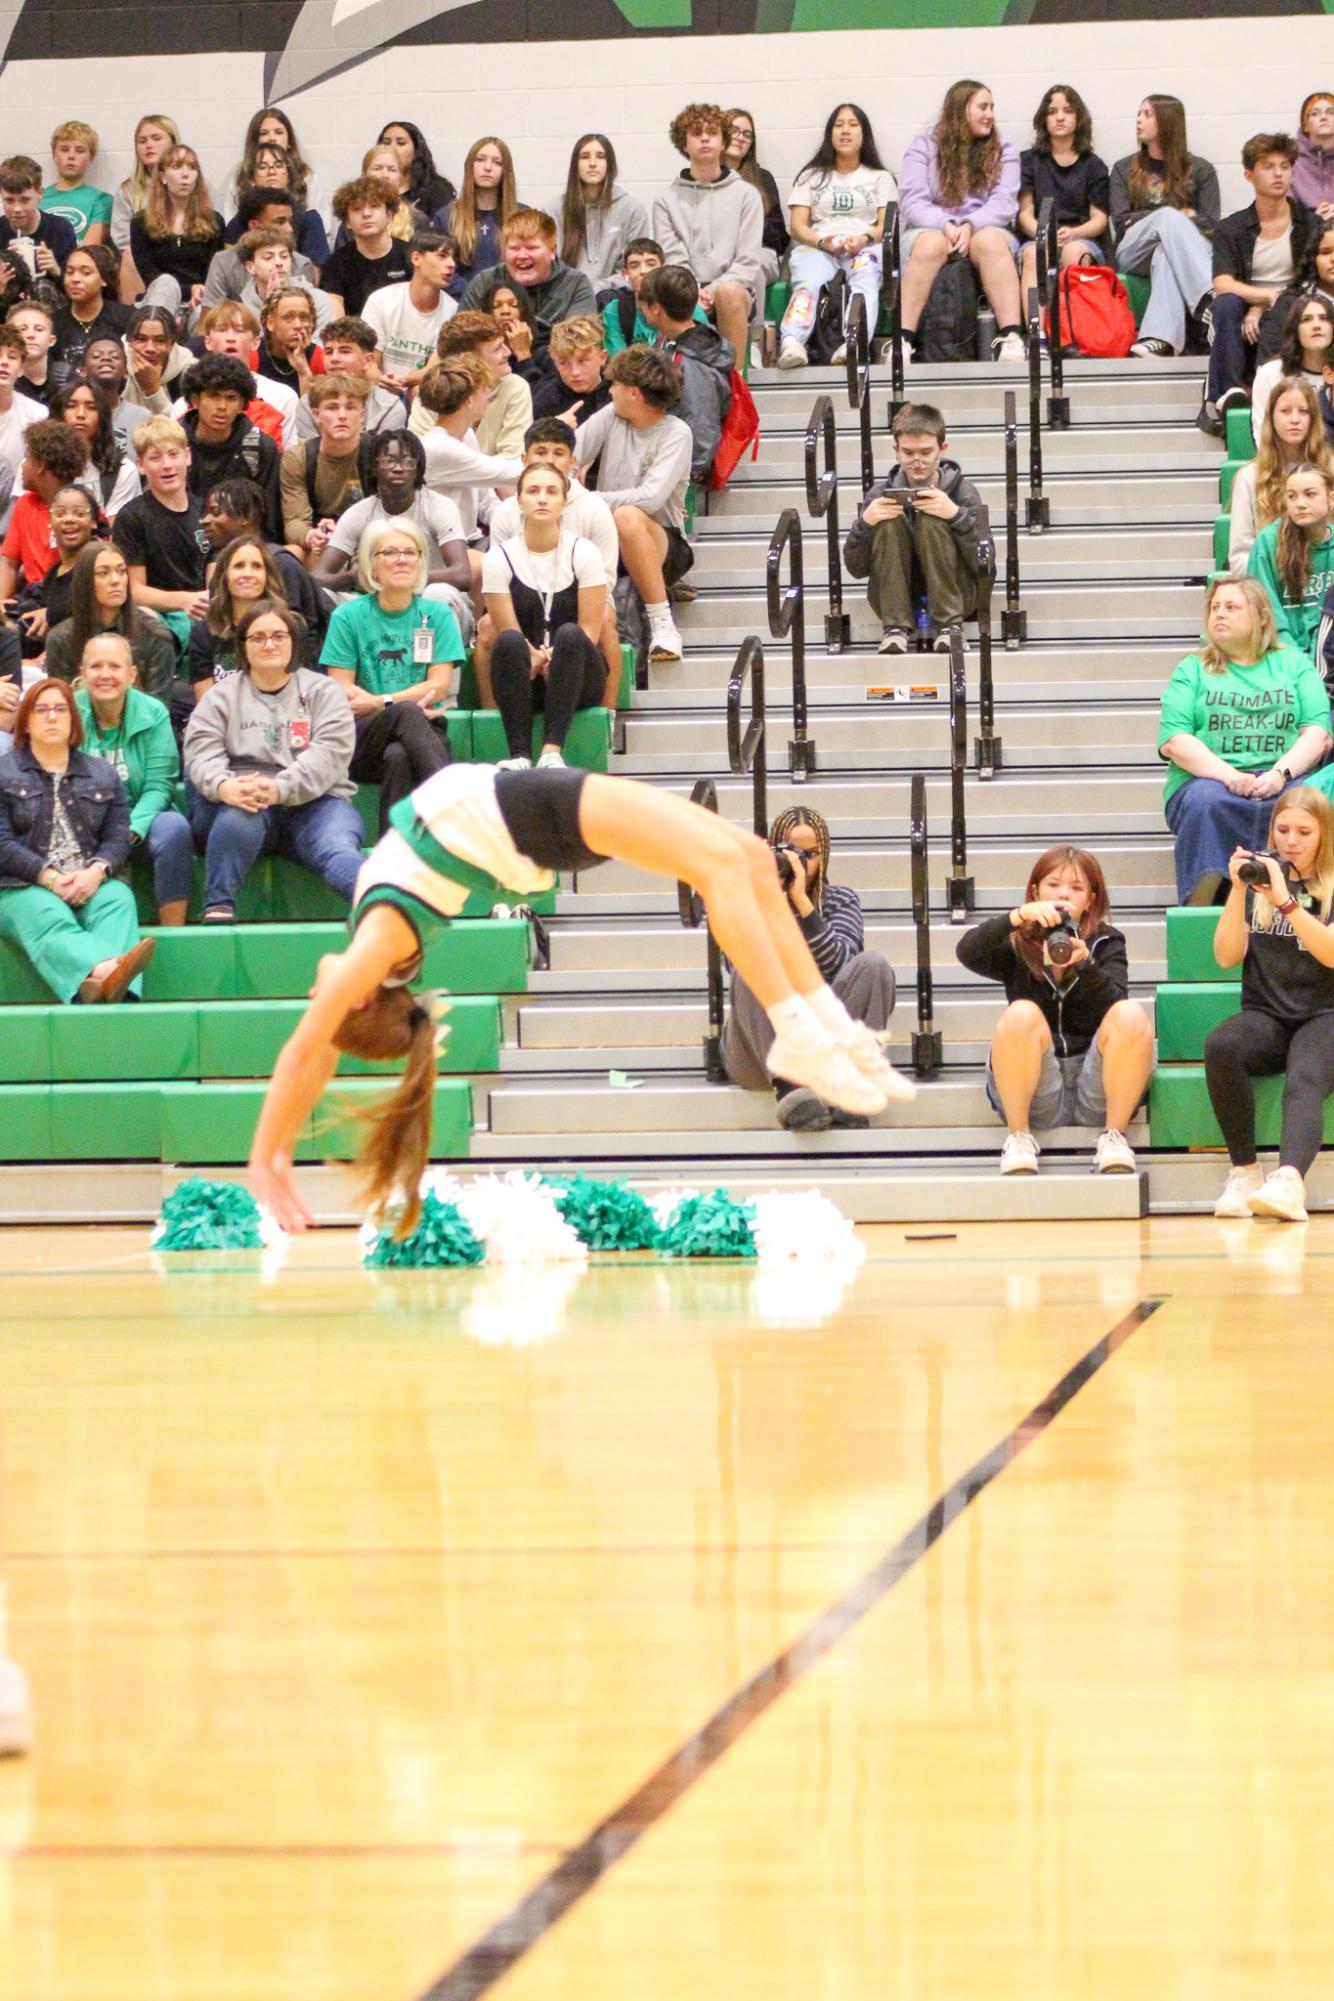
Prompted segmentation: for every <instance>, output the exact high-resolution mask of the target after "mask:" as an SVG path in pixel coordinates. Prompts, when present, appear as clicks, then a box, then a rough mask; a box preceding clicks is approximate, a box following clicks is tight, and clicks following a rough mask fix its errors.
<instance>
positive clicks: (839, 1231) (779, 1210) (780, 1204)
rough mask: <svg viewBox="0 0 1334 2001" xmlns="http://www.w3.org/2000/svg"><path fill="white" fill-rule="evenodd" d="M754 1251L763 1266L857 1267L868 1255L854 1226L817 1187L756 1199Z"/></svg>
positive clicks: (775, 1192) (776, 1190) (773, 1192)
mask: <svg viewBox="0 0 1334 2001" xmlns="http://www.w3.org/2000/svg"><path fill="white" fill-rule="evenodd" d="M755 1251H756V1255H757V1256H758V1258H759V1261H760V1263H761V1264H784V1265H786V1264H806V1263H814V1262H821V1261H823V1262H830V1263H839V1264H842V1263H844V1262H845V1261H847V1262H850V1263H851V1264H852V1266H853V1267H854V1268H855V1266H857V1265H859V1264H860V1263H861V1261H862V1259H863V1258H864V1257H865V1256H866V1246H865V1245H864V1244H863V1243H862V1242H861V1240H860V1238H859V1237H858V1235H857V1232H856V1229H855V1227H854V1226H853V1224H852V1223H850V1222H849V1221H848V1218H847V1217H846V1216H844V1215H843V1214H842V1213H841V1211H839V1210H838V1209H836V1208H835V1207H834V1204H833V1203H832V1202H831V1201H830V1200H829V1197H828V1196H827V1195H821V1194H820V1193H819V1192H818V1191H817V1190H816V1189H814V1188H805V1189H801V1190H800V1191H794V1192H791V1193H788V1192H783V1191H780V1190H778V1189H771V1190H770V1191H769V1193H768V1194H767V1195H759V1196H757V1197H756V1198H755Z"/></svg>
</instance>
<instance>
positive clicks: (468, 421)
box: [418, 354, 523, 584]
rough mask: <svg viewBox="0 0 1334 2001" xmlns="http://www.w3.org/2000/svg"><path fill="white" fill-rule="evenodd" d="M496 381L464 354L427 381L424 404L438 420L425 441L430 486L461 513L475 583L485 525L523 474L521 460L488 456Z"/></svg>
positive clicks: (443, 364) (481, 364)
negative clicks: (486, 429) (482, 431)
mask: <svg viewBox="0 0 1334 2001" xmlns="http://www.w3.org/2000/svg"><path fill="white" fill-rule="evenodd" d="M494 386H495V377H494V376H493V375H492V373H491V371H490V369H489V368H488V367H487V366H486V363H485V362H484V361H480V360H479V359H478V358H477V357H476V356H475V355H468V354H461V355H457V356H455V358H454V359H453V360H452V361H449V362H441V364H440V366H439V367H438V368H437V369H435V370H434V371H433V372H432V373H431V374H430V375H429V376H428V377H427V378H426V380H425V382H423V384H422V386H421V389H420V391H419V392H418V393H419V400H420V402H421V405H422V407H423V409H426V410H430V411H431V412H432V413H433V414H434V417H435V429H434V430H433V431H428V432H427V433H426V436H425V437H424V438H423V439H422V448H423V450H424V451H425V453H426V484H427V486H428V487H430V489H431V491H432V492H433V493H440V494H443V495H444V496H445V498H446V499H448V500H451V501H452V502H453V503H454V506H455V507H456V508H457V509H458V515H459V520H460V522H461V523H462V525H463V533H464V535H465V537H466V538H467V541H468V544H469V560H470V563H471V566H472V573H473V579H474V584H475V582H476V579H477V578H478V577H479V576H480V574H481V565H482V558H481V545H482V543H483V541H484V539H485V537H484V531H485V524H486V521H487V520H488V518H489V516H490V513H491V509H492V507H493V505H494V504H495V500H496V498H497V495H498V494H499V495H502V496H503V495H504V494H506V493H508V492H509V491H511V489H512V488H513V486H514V483H515V481H516V480H517V479H518V477H519V474H520V473H521V472H522V471H523V461H522V459H520V458H517V457H516V458H502V457H500V456H499V455H498V454H495V453H492V452H484V451H483V450H482V449H481V447H480V446H479V445H478V442H477V432H476V428H475V427H476V426H477V425H478V424H479V423H480V422H481V420H482V418H483V416H484V415H485V413H486V406H487V402H488V400H489V398H490V395H491V391H492V389H493V387H494Z"/></svg>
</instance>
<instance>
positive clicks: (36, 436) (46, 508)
mask: <svg viewBox="0 0 1334 2001" xmlns="http://www.w3.org/2000/svg"><path fill="white" fill-rule="evenodd" d="M23 445H24V453H23V486H24V491H23V492H22V493H21V494H20V495H19V497H18V499H17V500H16V501H15V502H14V511H13V513H12V514H11V515H10V517H9V527H8V529H7V530H6V532H5V539H4V542H3V543H0V600H3V601H4V602H6V603H7V602H8V601H9V599H10V598H12V597H13V596H14V594H15V591H16V589H17V587H18V585H19V584H20V583H23V584H39V583H40V582H41V581H42V578H43V577H44V576H45V575H46V573H47V571H48V570H49V569H50V568H51V567H52V565H53V564H54V563H55V561H56V550H55V547H54V545H53V544H52V540H51V502H52V501H53V500H54V499H55V496H56V495H57V494H58V493H59V491H60V489H61V487H62V486H72V485H77V484H78V482H79V481H80V480H81V479H82V477H83V475H84V472H85V470H86V469H87V465H88V445H87V441H86V439H85V438H84V437H83V435H82V434H81V433H80V432H78V431H76V430H74V429H73V428H72V427H71V426H70V425H69V424H58V423H56V422H55V420H54V419H53V418H44V419H43V420H42V422H41V423H38V424H31V425H29V427H28V429H27V431H26V432H25V433H24V438H23Z"/></svg>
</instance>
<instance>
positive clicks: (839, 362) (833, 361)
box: [829, 340, 848, 368]
mask: <svg viewBox="0 0 1334 2001" xmlns="http://www.w3.org/2000/svg"><path fill="white" fill-rule="evenodd" d="M847 358H848V344H847V342H846V341H845V340H842V341H840V342H839V344H838V346H837V347H836V348H835V349H834V352H833V353H832V354H831V355H830V357H829V366H830V367H831V368H841V367H842V366H843V364H844V362H845V361H846V360H847Z"/></svg>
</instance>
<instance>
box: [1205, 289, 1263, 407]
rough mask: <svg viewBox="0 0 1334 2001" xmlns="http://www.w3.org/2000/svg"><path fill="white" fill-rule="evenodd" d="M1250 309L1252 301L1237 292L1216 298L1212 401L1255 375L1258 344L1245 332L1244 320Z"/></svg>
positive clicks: (1211, 351) (1211, 352)
mask: <svg viewBox="0 0 1334 2001" xmlns="http://www.w3.org/2000/svg"><path fill="white" fill-rule="evenodd" d="M1250 310H1251V308H1250V302H1249V301H1248V300H1246V299H1239V298H1238V297H1237V295H1236V293H1235V292H1224V293H1223V295H1222V296H1221V298H1220V297H1217V296H1215V299H1214V330H1213V345H1212V346H1211V347H1210V349H1209V387H1208V389H1207V390H1206V391H1205V395H1206V397H1207V398H1208V400H1209V402H1210V403H1219V402H1221V401H1222V399H1223V397H1224V396H1226V394H1227V392H1228V390H1229V389H1244V388H1246V386H1247V384H1248V383H1250V382H1252V381H1253V380H1254V378H1255V356H1256V348H1255V342H1254V341H1253V340H1246V339H1244V338H1243V336H1242V331H1241V323H1242V321H1243V320H1244V319H1245V317H1246V315H1247V313H1249V311H1250Z"/></svg>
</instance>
